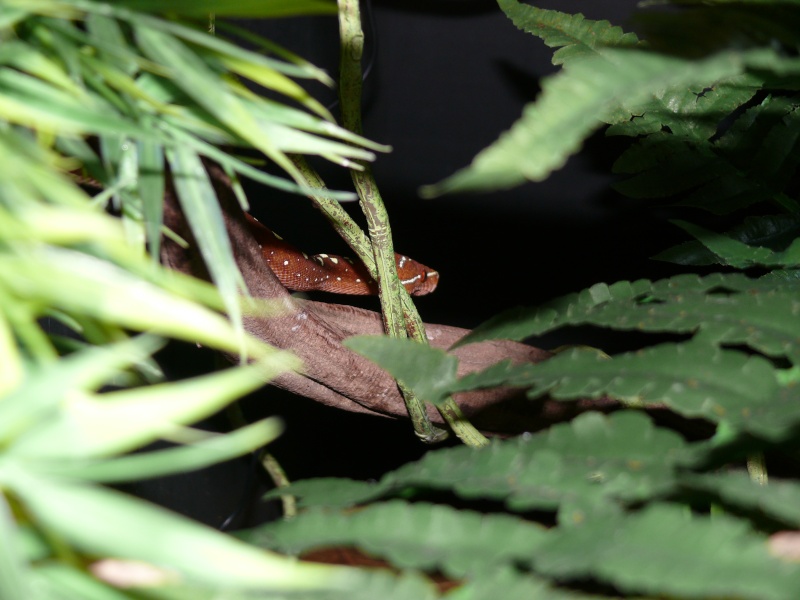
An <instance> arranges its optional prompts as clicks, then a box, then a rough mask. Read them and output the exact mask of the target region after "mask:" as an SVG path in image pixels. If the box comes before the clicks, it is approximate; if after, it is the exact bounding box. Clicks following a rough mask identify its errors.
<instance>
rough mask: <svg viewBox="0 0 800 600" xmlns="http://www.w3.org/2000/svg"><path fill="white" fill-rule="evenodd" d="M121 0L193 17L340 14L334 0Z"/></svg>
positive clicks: (123, 3)
mask: <svg viewBox="0 0 800 600" xmlns="http://www.w3.org/2000/svg"><path fill="white" fill-rule="evenodd" d="M76 4H82V3H78V2H76ZM117 4H119V5H121V6H126V7H128V8H131V9H134V10H141V11H146V12H153V13H167V14H175V15H182V16H189V17H207V16H208V15H209V14H211V13H214V14H217V15H219V16H228V17H260V18H275V17H286V16H297V15H308V14H336V4H335V3H334V2H331V0H267V1H264V0H171V2H170V4H169V6H164V3H163V2H159V0H118V1H117Z"/></svg>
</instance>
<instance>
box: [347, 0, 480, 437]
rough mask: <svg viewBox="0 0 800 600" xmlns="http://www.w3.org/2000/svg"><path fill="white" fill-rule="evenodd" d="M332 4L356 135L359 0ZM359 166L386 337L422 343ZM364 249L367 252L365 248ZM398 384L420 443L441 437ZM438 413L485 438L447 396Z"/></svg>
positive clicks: (384, 224)
mask: <svg viewBox="0 0 800 600" xmlns="http://www.w3.org/2000/svg"><path fill="white" fill-rule="evenodd" d="M338 4H339V35H340V39H341V59H340V78H339V105H340V107H341V115H342V125H343V126H344V127H345V128H346V129H349V130H350V131H352V132H354V133H356V134H359V135H362V133H363V131H362V126H361V87H362V86H361V83H362V76H361V57H362V55H363V52H364V33H363V31H362V29H361V17H360V14H359V0H338ZM360 165H361V167H362V168H363V170H356V169H351V170H350V174H351V177H352V179H353V183H354V185H355V187H356V192H357V193H358V197H359V201H360V204H361V209H362V211H363V212H364V215H365V216H366V218H367V228H368V231H369V237H370V240H371V242H372V253H373V255H374V270H375V273H374V274H375V280H376V281H377V282H378V290H379V297H380V301H381V309H382V314H383V320H384V329H385V331H386V333H387V334H388V335H390V336H392V337H406V336H407V334H409V333H410V334H411V336H412V337H413V338H414V339H416V340H417V341H418V342H420V343H424V344H427V343H428V340H427V337H426V335H425V328H424V325H423V323H422V319H420V317H419V313H418V312H417V310H416V307H414V304H413V302H412V301H411V299H410V297H409V296H408V293H407V292H406V290H405V288H404V287H403V286H402V284H401V283H400V279H399V278H398V276H397V268H396V265H395V260H394V248H393V245H392V232H391V228H390V226H389V216H388V214H387V212H386V207H385V205H384V203H383V199H382V198H381V196H380V193H379V192H378V186H377V183H376V182H375V178H374V177H373V175H372V170H371V169H370V168H369V165H366V164H363V163H360ZM342 212H344V211H342ZM354 249H355V248H354ZM365 254H367V253H366V252H365ZM365 264H367V268H368V269H369V268H370V267H369V262H365ZM370 273H372V269H370ZM399 387H400V391H401V392H402V393H403V398H404V400H405V403H406V409H407V410H408V414H409V417H410V418H411V421H412V423H413V424H414V431H415V432H416V433H417V435H418V436H419V437H420V438H422V439H423V440H424V441H426V442H433V441H438V440H439V439H441V437H442V434H441V432H437V430H436V429H435V428H434V427H433V425H431V422H430V420H429V419H428V415H427V413H426V411H425V406H424V404H423V403H422V402H421V401H420V400H419V399H418V398H417V397H416V396H415V395H414V394H413V393H412V392H411V391H410V390H408V389H405V388H404V386H402V385H399ZM440 412H441V414H442V416H443V417H444V419H445V421H446V422H447V424H448V425H449V426H450V427H451V429H452V430H453V432H454V433H455V434H456V435H457V436H458V437H459V439H461V440H462V441H463V442H464V443H465V444H467V445H470V446H482V445H485V444H486V443H488V442H487V440H486V438H485V437H483V435H481V433H480V432H479V431H478V430H477V429H475V428H474V427H473V426H472V424H471V423H470V422H469V421H468V420H467V419H466V418H464V416H463V414H462V413H461V409H460V408H459V407H458V405H457V404H456V403H455V401H453V400H452V399H448V400H447V402H446V404H445V406H444V407H443V408H442V409H440Z"/></svg>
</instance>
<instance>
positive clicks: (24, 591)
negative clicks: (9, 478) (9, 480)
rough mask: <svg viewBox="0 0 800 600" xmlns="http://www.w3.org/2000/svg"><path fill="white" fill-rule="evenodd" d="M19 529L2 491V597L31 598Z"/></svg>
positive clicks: (28, 572) (27, 570)
mask: <svg viewBox="0 0 800 600" xmlns="http://www.w3.org/2000/svg"><path fill="white" fill-rule="evenodd" d="M20 539H21V536H20V534H19V531H18V529H17V524H16V522H15V519H14V515H13V514H12V512H11V507H10V506H9V504H8V502H7V499H6V496H5V494H3V493H0V598H8V599H9V600H11V598H31V597H32V590H31V587H30V567H29V565H28V564H27V560H26V557H25V556H24V554H23V552H22V549H21V548H20V543H19V542H20Z"/></svg>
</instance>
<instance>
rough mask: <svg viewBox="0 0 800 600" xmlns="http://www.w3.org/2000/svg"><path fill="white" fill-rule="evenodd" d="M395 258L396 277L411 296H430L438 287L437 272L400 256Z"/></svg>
mask: <svg viewBox="0 0 800 600" xmlns="http://www.w3.org/2000/svg"><path fill="white" fill-rule="evenodd" d="M395 258H396V260H397V275H398V277H400V283H402V284H403V287H405V288H406V291H408V293H409V294H411V295H412V296H424V295H425V294H430V293H431V292H432V291H433V290H435V289H436V286H437V285H439V272H438V271H434V270H433V269H431V268H430V267H426V266H425V265H423V264H422V263H419V262H417V261H415V260H414V259H412V258H408V257H407V256H403V255H402V254H398V255H396V256H395Z"/></svg>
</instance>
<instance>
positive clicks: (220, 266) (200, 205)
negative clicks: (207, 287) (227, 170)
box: [167, 147, 247, 341]
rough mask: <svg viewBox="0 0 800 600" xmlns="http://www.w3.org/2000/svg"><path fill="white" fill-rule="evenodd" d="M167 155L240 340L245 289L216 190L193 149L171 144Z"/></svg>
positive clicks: (185, 206) (181, 197) (184, 205)
mask: <svg viewBox="0 0 800 600" xmlns="http://www.w3.org/2000/svg"><path fill="white" fill-rule="evenodd" d="M167 157H168V159H169V163H170V167H171V172H172V179H173V182H174V185H175V191H176V192H177V196H178V201H179V202H180V205H181V208H182V209H183V214H184V215H185V216H186V220H187V221H188V223H189V226H190V227H191V229H192V233H193V234H194V236H195V239H196V240H197V245H198V247H199V248H198V249H199V250H200V254H201V255H202V256H203V262H204V263H205V265H206V267H207V268H208V270H209V273H210V274H211V279H212V281H213V282H214V283H215V284H216V286H217V287H218V288H219V291H220V295H221V296H222V300H223V302H224V303H225V308H226V312H227V313H228V316H229V317H230V319H231V321H232V323H233V326H234V329H235V330H236V332H237V337H239V338H240V341H241V336H242V335H243V329H242V312H241V308H240V306H239V298H240V293H246V290H247V287H246V286H245V284H244V280H243V279H242V275H241V273H240V272H239V267H238V266H237V264H236V259H235V258H234V256H233V249H232V248H231V243H230V239H229V238H228V232H227V230H226V229H225V221H224V219H223V215H222V209H221V208H220V205H219V201H218V200H217V194H216V192H215V191H214V187H213V185H212V184H211V180H210V179H209V177H208V173H207V172H206V170H205V167H204V166H203V163H202V161H201V160H200V157H199V156H198V155H197V154H195V153H194V152H193V151H192V150H190V149H188V148H183V147H176V148H172V149H170V150H169V151H168V152H167Z"/></svg>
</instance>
